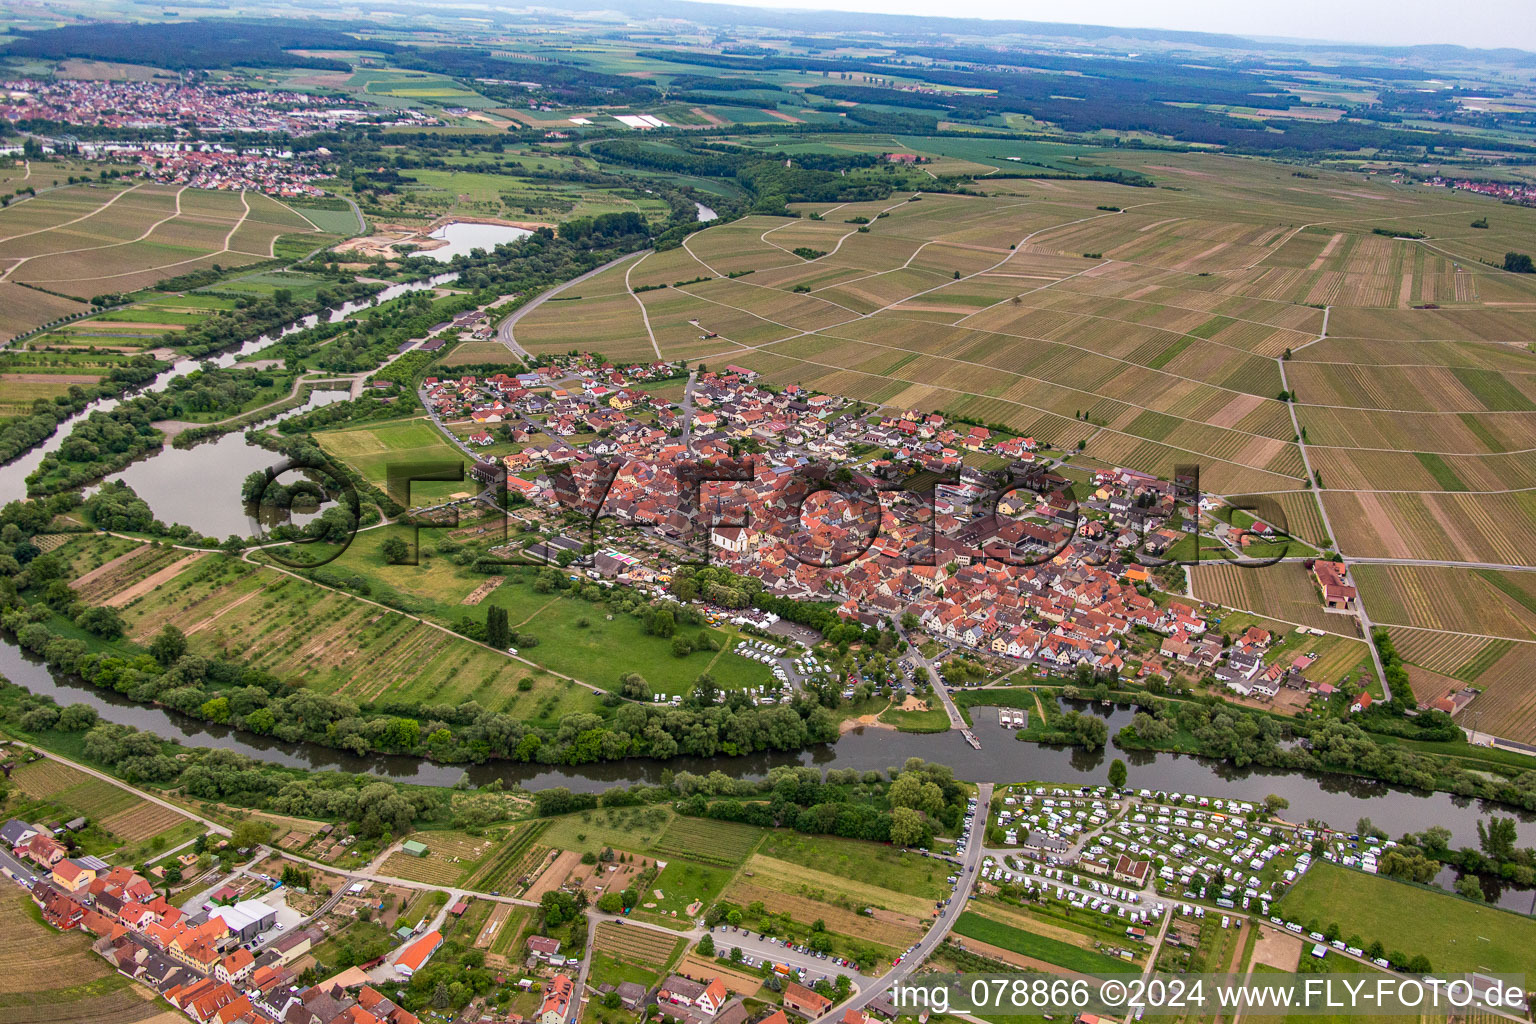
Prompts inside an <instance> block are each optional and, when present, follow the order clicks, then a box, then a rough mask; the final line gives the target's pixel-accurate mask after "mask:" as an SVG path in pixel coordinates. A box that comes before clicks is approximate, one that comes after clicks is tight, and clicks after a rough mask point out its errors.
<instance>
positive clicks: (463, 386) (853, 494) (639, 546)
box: [421, 313, 1372, 713]
mask: <svg viewBox="0 0 1536 1024" xmlns="http://www.w3.org/2000/svg"><path fill="white" fill-rule="evenodd" d="M442 326H443V327H444V328H446V329H447V331H446V332H445V333H451V332H453V331H457V332H459V333H460V334H461V336H463V337H466V338H480V337H484V336H486V335H488V333H489V324H488V322H486V321H485V319H484V316H483V314H478V313H468V314H464V315H463V317H461V318H460V321H456V322H455V323H454V324H451V325H442ZM428 344H432V342H429V343H428ZM687 372H688V371H687V370H686V369H685V368H684V367H683V366H680V365H676V364H668V363H664V362H661V361H657V362H654V363H650V364H635V365H629V366H622V367H621V366H615V365H613V364H610V363H607V362H602V361H599V360H597V359H595V358H593V357H564V358H561V359H556V360H552V361H550V362H548V363H546V364H545V365H541V366H537V367H535V368H533V369H532V370H529V371H528V372H524V373H519V374H505V373H502V374H495V375H492V376H489V377H484V378H480V377H476V376H465V377H461V378H458V379H440V378H437V377H429V378H427V379H426V380H425V381H424V383H423V385H422V389H421V399H422V401H423V404H424V405H425V406H426V408H427V409H428V410H429V414H430V415H431V417H432V419H433V421H434V422H435V423H436V424H437V426H438V427H439V429H440V430H442V431H444V433H445V434H447V435H448V436H449V437H450V438H451V439H452V440H453V441H454V443H455V444H457V445H458V446H459V447H460V448H461V449H462V450H463V451H464V452H465V453H466V454H467V455H468V456H470V457H471V458H473V459H474V460H475V461H474V463H473V466H472V469H471V471H470V475H471V476H472V477H473V478H474V479H475V480H477V481H478V482H480V483H481V484H483V485H484V486H485V487H486V490H485V491H484V492H483V493H482V495H481V497H482V498H484V499H487V504H490V501H489V499H490V497H491V496H492V495H493V494H494V492H495V491H496V489H497V488H500V487H505V489H506V491H507V494H508V497H509V499H510V501H511V502H512V503H513V505H512V507H513V508H514V509H515V512H514V515H515V516H516V517H517V518H519V519H521V520H522V521H523V523H524V524H525V525H527V524H528V523H529V522H530V518H529V517H530V516H532V517H540V516H542V517H543V519H542V525H545V526H552V525H556V524H554V523H553V520H552V519H551V515H552V514H554V513H558V512H562V511H569V510H572V509H574V508H576V507H578V506H579V507H581V508H582V509H583V510H584V511H585V512H586V513H589V514H594V515H595V516H596V517H597V518H596V519H595V521H594V530H596V531H597V532H596V533H594V534H593V535H592V536H590V537H580V536H572V534H573V533H574V534H580V532H581V531H579V530H575V531H573V530H570V529H569V527H568V526H563V527H561V530H562V531H563V532H560V531H557V533H556V535H555V536H552V537H549V538H547V539H543V540H540V541H539V542H538V543H537V545H536V546H534V547H533V549H532V550H531V551H524V550H521V549H520V548H519V546H518V545H519V542H518V541H516V540H513V541H512V542H510V543H509V545H508V546H507V547H506V548H504V549H502V550H501V551H499V552H498V553H499V554H503V555H514V554H515V555H519V556H521V555H531V556H532V558H533V559H534V560H536V561H549V562H553V561H556V559H557V557H558V560H559V563H560V564H561V565H574V568H573V569H572V571H579V570H585V571H587V572H588V574H589V575H591V576H593V577H598V578H602V579H604V580H609V581H616V582H618V583H621V584H627V585H632V586H637V587H640V588H642V589H645V590H648V591H649V592H651V593H653V594H655V595H657V596H660V595H662V594H664V593H666V592H667V587H668V584H669V583H670V582H671V576H672V572H671V567H672V566H673V565H674V564H675V562H676V556H677V554H678V553H679V552H683V553H686V554H688V555H690V556H691V560H694V561H699V560H705V561H708V562H709V563H710V564H714V565H718V566H721V567H724V568H726V569H729V570H730V571H731V572H732V573H735V574H737V575H740V576H744V577H750V578H753V579H755V580H758V581H760V583H761V585H762V588H763V590H764V591H765V592H767V593H770V594H772V595H774V596H775V597H778V598H788V599H791V600H798V601H811V602H830V603H833V604H835V605H836V610H837V615H838V616H840V617H841V618H842V619H844V620H846V621H848V622H850V623H855V624H857V625H860V626H862V627H864V628H870V629H887V628H889V629H893V630H899V631H900V633H901V634H902V635H903V637H904V638H905V639H908V640H910V641H912V642H913V644H914V646H916V645H918V644H920V643H922V642H924V641H929V642H931V643H932V644H933V645H936V647H937V650H936V651H933V653H932V655H931V656H932V658H933V659H934V660H941V659H942V658H943V657H944V656H945V655H949V656H955V657H971V658H977V657H980V658H985V659H992V660H993V662H994V664H995V667H997V668H999V669H1000V670H1003V671H1012V670H1014V669H1018V668H1020V667H1031V668H1032V669H1033V670H1035V671H1038V672H1041V673H1044V674H1060V675H1068V676H1076V675H1078V674H1079V672H1080V671H1081V672H1086V673H1087V677H1088V678H1090V679H1106V678H1107V679H1116V678H1120V677H1121V676H1125V677H1127V678H1131V677H1134V678H1136V679H1137V681H1139V682H1142V683H1145V682H1147V681H1148V680H1150V679H1151V678H1152V677H1154V676H1155V677H1161V678H1162V679H1163V680H1165V681H1168V680H1174V679H1176V678H1180V677H1183V678H1184V679H1186V680H1188V681H1191V682H1193V681H1195V680H1200V679H1205V680H1207V681H1208V682H1210V683H1211V684H1212V685H1214V686H1215V687H1217V688H1218V689H1219V690H1220V691H1221V692H1223V693H1225V694H1226V695H1228V696H1229V697H1231V698H1234V699H1240V700H1243V701H1252V702H1258V703H1261V704H1265V705H1270V706H1274V707H1275V708H1276V709H1277V710H1282V711H1287V712H1290V713H1298V712H1300V711H1302V710H1304V709H1305V708H1307V706H1308V705H1309V703H1310V702H1311V701H1312V700H1313V699H1314V698H1315V699H1317V700H1318V701H1319V702H1320V706H1326V705H1328V704H1329V702H1330V701H1331V700H1332V699H1333V697H1334V695H1335V691H1336V690H1337V689H1338V687H1337V686H1336V685H1335V683H1334V682H1329V681H1326V680H1317V679H1314V678H1312V677H1310V676H1309V675H1308V670H1309V669H1310V668H1311V667H1312V666H1313V664H1314V663H1315V662H1316V661H1317V656H1316V653H1315V652H1311V651H1307V650H1302V649H1299V648H1302V647H1304V646H1305V643H1306V640H1307V638H1308V637H1309V636H1316V637H1323V636H1324V633H1323V632H1322V631H1321V630H1318V629H1316V628H1315V627H1308V626H1297V627H1295V634H1296V635H1295V636H1294V637H1292V636H1282V635H1277V634H1275V633H1274V632H1272V631H1271V630H1270V629H1266V628H1263V627H1261V626H1258V625H1253V626H1248V627H1246V628H1243V629H1241V630H1239V631H1238V632H1237V633H1236V634H1235V635H1230V636H1229V635H1226V634H1225V632H1224V631H1223V630H1221V629H1217V628H1213V627H1214V626H1215V625H1216V624H1217V623H1219V622H1221V616H1222V614H1223V610H1222V609H1220V608H1218V607H1217V606H1215V605H1212V604H1209V603H1206V602H1202V601H1199V600H1193V599H1190V598H1187V597H1181V596H1179V595H1178V593H1177V590H1178V589H1183V586H1182V585H1183V581H1184V574H1183V570H1182V567H1181V566H1179V565H1177V564H1173V565H1170V563H1171V562H1175V561H1176V560H1179V559H1183V558H1188V557H1189V556H1190V555H1191V554H1193V553H1194V552H1195V551H1197V550H1199V548H1198V545H1201V544H1206V545H1217V546H1219V547H1220V548H1221V552H1220V557H1223V558H1227V559H1238V558H1242V557H1244V556H1246V555H1247V554H1248V553H1249V552H1256V553H1257V552H1265V553H1267V552H1269V551H1271V550H1274V549H1277V548H1279V549H1282V550H1284V549H1285V548H1286V546H1287V544H1288V542H1289V538H1288V537H1287V536H1286V535H1285V533H1284V532H1283V530H1280V529H1277V528H1276V527H1274V526H1272V525H1270V524H1269V523H1267V522H1265V521H1263V520H1258V519H1255V518H1254V517H1253V516H1251V515H1245V514H1244V513H1241V512H1236V513H1234V512H1231V511H1230V510H1228V509H1226V508H1225V506H1224V504H1223V502H1222V501H1221V499H1219V498H1215V497H1213V496H1210V495H1204V494H1202V495H1199V496H1198V498H1197V497H1195V495H1193V494H1190V493H1186V491H1185V490H1181V488H1180V486H1179V485H1178V484H1177V483H1176V482H1173V481H1167V480H1161V479H1158V478H1157V477H1155V476H1152V475H1150V474H1147V473H1142V472H1138V471H1135V470H1130V469H1124V468H1114V469H1095V470H1091V471H1084V470H1080V469H1078V468H1077V467H1074V466H1072V465H1071V453H1062V452H1054V451H1050V450H1049V448H1048V446H1041V445H1039V444H1037V443H1036V442H1035V440H1034V439H1032V438H1028V437H1018V436H1011V435H1008V434H1007V433H1005V432H1001V431H994V430H993V429H991V428H988V427H985V426H980V425H976V424H968V423H960V422H951V421H948V420H946V418H945V417H944V416H942V415H940V414H938V413H925V412H921V411H918V410H910V411H906V412H900V413H896V412H884V413H871V412H870V411H869V410H867V409H865V408H864V407H862V406H860V405H859V404H858V403H855V402H853V401H850V400H848V399H846V398H842V397H838V396H832V395H824V394H816V393H812V392H809V391H807V390H805V389H803V388H801V387H799V386H797V385H794V384H790V385H787V386H784V387H782V388H768V387H765V386H763V385H762V384H761V383H760V382H758V380H757V375H756V374H755V373H754V372H753V371H751V370H748V369H745V368H742V367H736V366H724V367H721V368H719V369H718V370H710V369H705V368H701V369H699V370H695V371H694V372H693V373H692V374H691V375H689V376H687V381H688V383H687V385H686V387H685V388H684V392H683V394H682V395H681V400H680V401H671V400H668V398H666V397H662V393H663V392H665V393H667V394H669V395H673V396H675V395H676V391H677V388H676V385H677V383H678V382H679V381H680V380H682V379H683V378H684V375H685V374H687ZM968 460H969V461H968ZM701 465H702V466H709V467H711V469H710V470H709V471H708V472H705V473H702V474H701V473H700V472H699V467H700V466H701ZM601 466H612V467H613V472H612V473H611V479H610V476H609V475H603V474H602V473H601V472H600V467H601ZM701 477H702V478H701ZM578 493H579V494H581V495H583V496H584V497H582V498H579V499H578V498H577V497H576V495H577V494H578ZM1239 524H1241V525H1239ZM599 534H601V536H599ZM1298 548H1299V550H1302V551H1310V549H1309V548H1306V547H1305V546H1300V545H1299V546H1298ZM1205 557H1207V558H1215V557H1217V556H1216V555H1209V554H1208V555H1206V556H1205ZM1298 561H1299V559H1298ZM1304 564H1305V571H1306V573H1307V575H1308V579H1309V580H1311V581H1313V582H1314V583H1315V586H1316V589H1317V593H1318V595H1319V599H1320V601H1321V603H1322V605H1323V606H1324V607H1325V608H1327V609H1330V610H1332V611H1333V612H1336V613H1338V615H1339V616H1340V617H1341V621H1342V620H1343V619H1348V618H1351V617H1352V616H1353V615H1354V613H1355V609H1356V606H1357V591H1356V589H1355V588H1354V586H1353V584H1352V582H1351V581H1350V578H1349V574H1348V570H1347V568H1346V567H1345V566H1344V565H1342V564H1341V563H1337V562H1332V561H1328V560H1326V559H1323V558H1320V557H1318V558H1308V559H1306V561H1305V563H1304ZM1297 571H1298V572H1300V571H1301V569H1300V568H1298V570H1297ZM1170 584H1172V585H1173V586H1172V587H1171V586H1170ZM1175 588H1177V589H1175ZM1170 591H1171V592H1170ZM707 603H709V602H706V604H707ZM710 612H711V613H712V614H720V615H722V616H728V617H741V616H743V615H749V616H752V617H753V619H754V620H755V621H754V624H755V625H759V626H765V627H766V626H773V625H774V621H775V620H776V618H777V617H776V616H768V617H766V619H765V618H764V617H762V616H761V613H757V614H754V612H753V609H751V608H747V607H743V606H741V605H739V604H738V605H737V606H735V607H723V606H716V607H713V608H711V609H710ZM1293 649H1296V650H1293ZM776 674H777V673H776ZM858 681H859V680H855V679H850V681H849V682H850V685H851V684H853V683H856V682H858ZM961 685H964V684H963V683H962V684H961ZM1349 696H1350V697H1351V698H1352V706H1351V710H1353V711H1359V710H1364V709H1366V708H1368V707H1369V706H1370V703H1371V700H1372V697H1371V694H1370V693H1369V692H1368V691H1366V690H1363V689H1362V690H1359V691H1357V692H1351V693H1350V694H1349Z"/></svg>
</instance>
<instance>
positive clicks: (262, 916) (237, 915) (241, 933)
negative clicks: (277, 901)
mask: <svg viewBox="0 0 1536 1024" xmlns="http://www.w3.org/2000/svg"><path fill="white" fill-rule="evenodd" d="M208 917H209V919H210V920H211V919H212V918H215V917H217V918H219V919H221V920H222V921H223V922H224V924H225V926H226V927H227V928H228V929H229V930H230V933H231V934H233V935H235V936H237V937H238V938H239V939H240V941H241V942H245V941H247V940H249V939H254V938H255V937H256V936H257V935H260V934H261V933H262V932H264V931H266V930H267V929H268V928H270V927H272V923H273V922H274V921H276V920H277V911H276V910H275V909H274V908H272V907H269V906H267V905H266V904H265V903H263V902H261V901H260V900H241V901H240V902H239V903H236V904H234V905H233V906H228V907H214V908H213V909H212V910H211V911H209V912H208Z"/></svg>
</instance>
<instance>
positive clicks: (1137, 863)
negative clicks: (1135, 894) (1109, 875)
mask: <svg viewBox="0 0 1536 1024" xmlns="http://www.w3.org/2000/svg"><path fill="white" fill-rule="evenodd" d="M1150 877H1152V862H1151V861H1149V860H1132V859H1131V858H1129V857H1127V856H1126V855H1125V854H1123V853H1122V854H1121V855H1120V858H1119V859H1118V860H1117V861H1115V870H1114V878H1115V881H1117V882H1124V883H1126V884H1127V885H1134V886H1136V887H1137V888H1141V887H1142V886H1144V885H1146V884H1147V879H1148V878H1150Z"/></svg>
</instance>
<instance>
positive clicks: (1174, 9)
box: [764, 0, 1536, 50]
mask: <svg viewBox="0 0 1536 1024" xmlns="http://www.w3.org/2000/svg"><path fill="white" fill-rule="evenodd" d="M764 6H769V7H799V8H806V7H811V8H817V9H821V10H840V11H869V12H872V13H874V12H878V13H886V14H927V15H935V14H942V15H947V16H951V17H977V18H1017V19H1020V20H1024V21H1065V22H1075V23H1078V24H1086V25H1130V26H1136V27H1142V28H1175V29H1189V30H1194V31H1201V32H1230V33H1234V34H1237V35H1248V36H1253V35H1260V36H1283V37H1287V38H1292V39H1328V40H1333V41H1342V42H1355V43H1385V44H1394V45H1396V44H1413V43H1460V44H1461V45H1463V46H1479V47H1500V46H1514V47H1519V48H1521V49H1526V50H1536V4H1533V3H1532V0H1471V2H1470V3H1456V4H1447V3H1445V2H1444V0H1280V2H1268V3H1256V2H1253V0H1176V2H1172V3H1170V2H1167V0H1163V2H1161V3H1151V4H1148V3H1137V2H1132V0H1096V2H1093V3H1086V4H1070V3H1066V4H1064V3H1060V2H1042V0H971V2H970V3H966V4H954V5H946V4H940V5H935V4H934V3H933V2H932V0H770V2H769V3H766V4H764Z"/></svg>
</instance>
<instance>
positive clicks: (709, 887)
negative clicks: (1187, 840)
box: [640, 860, 736, 918]
mask: <svg viewBox="0 0 1536 1024" xmlns="http://www.w3.org/2000/svg"><path fill="white" fill-rule="evenodd" d="M735 873H736V869H735V868H720V867H712V866H710V865H708V864H696V863H694V862H693V861H688V860H669V861H667V866H666V867H665V868H663V869H662V871H661V874H659V875H657V876H656V880H655V881H654V882H652V883H651V884H650V885H649V886H648V887H647V891H646V892H645V893H644V894H643V895H642V897H641V900H640V905H641V907H642V908H643V909H645V910H647V911H650V912H651V913H654V914H660V915H666V916H669V917H670V916H672V915H674V914H675V915H676V916H677V917H678V918H683V917H686V916H688V914H687V909H688V907H689V906H691V905H692V904H693V903H695V902H698V903H701V904H703V905H704V906H708V905H709V904H711V903H713V902H714V901H715V899H716V898H717V897H719V895H720V890H722V889H724V888H725V886H726V883H728V882H729V881H730V880H731V876H732V875H734V874H735ZM652 889H659V890H661V896H659V897H658V896H656V894H655V893H654V892H651V891H650V890H652ZM652 903H654V904H655V906H654V907H653V906H650V905H649V904H652Z"/></svg>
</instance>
